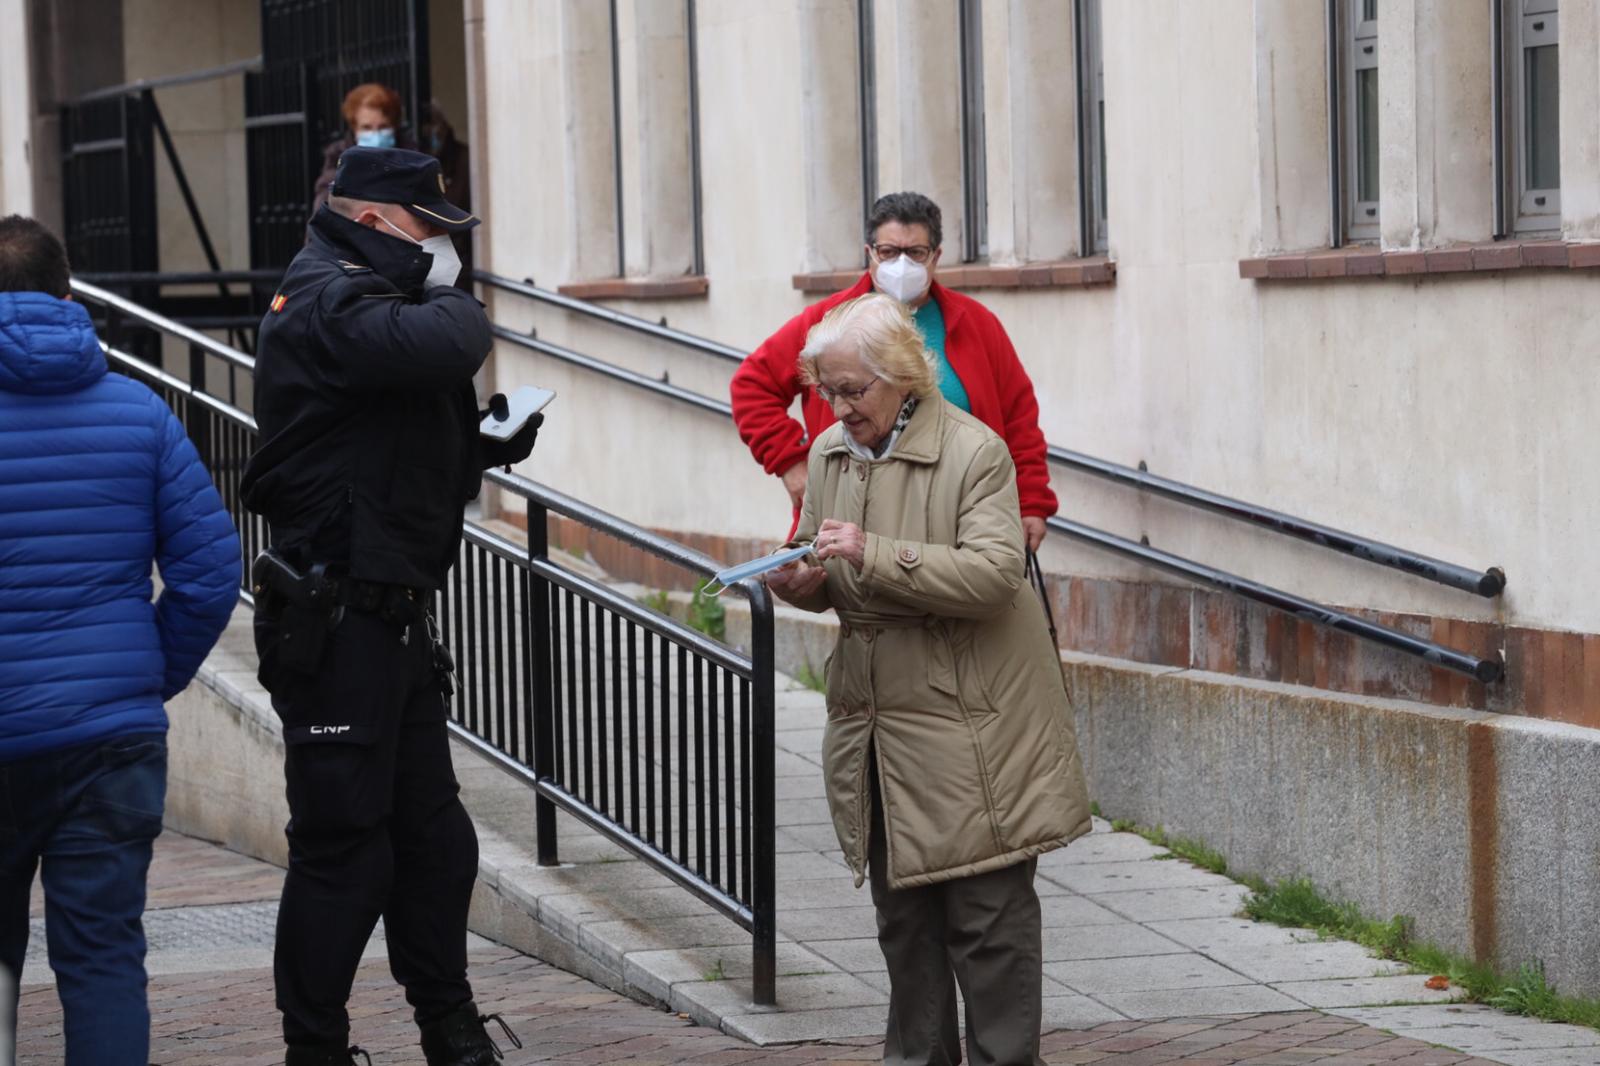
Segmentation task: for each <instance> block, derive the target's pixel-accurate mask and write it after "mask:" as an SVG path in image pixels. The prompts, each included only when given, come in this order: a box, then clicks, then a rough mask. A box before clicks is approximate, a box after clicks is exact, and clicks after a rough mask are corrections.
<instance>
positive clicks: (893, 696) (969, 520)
mask: <svg viewBox="0 0 1600 1066" xmlns="http://www.w3.org/2000/svg"><path fill="white" fill-rule="evenodd" d="M843 433H844V427H843V426H842V425H839V424H835V425H834V426H832V427H830V428H829V429H828V430H826V431H825V432H824V433H822V435H821V436H819V437H818V438H817V440H816V442H815V444H814V445H813V446H812V449H811V457H810V465H809V468H808V473H807V482H806V496H805V504H804V506H803V508H802V513H801V516H800V527H799V530H798V531H797V539H800V540H808V539H811V538H813V537H814V536H815V535H816V532H817V527H818V526H819V525H820V524H821V522H822V521H823V520H824V519H827V518H834V519H838V520H840V521H844V522H854V523H855V524H857V525H859V526H860V527H861V528H862V529H863V530H864V531H865V532H866V534H867V545H866V562H865V565H864V566H863V567H862V570H861V572H860V573H857V572H856V570H855V568H854V567H852V566H851V565H850V564H849V563H848V562H846V561H844V560H843V559H830V560H828V562H827V563H826V564H825V565H826V569H827V572H828V579H827V582H826V584H825V585H824V586H823V587H822V589H821V590H820V591H819V592H818V593H817V594H816V596H814V597H813V598H812V599H811V600H810V601H809V602H805V603H802V604H801V606H803V607H806V608H808V609H810V610H815V611H823V610H827V609H829V608H832V609H833V610H834V611H836V612H837V613H838V616H839V621H840V623H841V625H840V628H839V639H838V642H837V644H836V645H835V647H834V653H833V656H832V657H831V658H830V659H829V661H828V668H827V702H828V724H827V729H826V732H825V734H824V739H823V772H824V774H825V775H826V777H827V787H828V804H829V808H830V810H831V813H832V816H833V824H834V828H835V829H836V830H837V832H838V835H839V844H840V846H841V847H842V848H843V849H844V854H845V858H846V859H847V860H848V862H849V863H850V867H851V869H853V870H854V871H855V875H856V883H857V884H858V885H859V884H860V883H861V881H862V879H863V878H864V877H865V874H866V868H867V839H868V832H869V829H870V819H869V813H868V812H869V808H870V793H869V792H868V785H867V776H866V775H867V773H868V772H869V768H870V765H871V764H870V760H869V759H868V751H869V748H870V747H871V746H872V745H874V744H875V745H876V748H877V752H878V770H879V774H880V783H881V786H882V790H883V803H884V818H885V824H886V827H887V830H888V858H889V867H888V868H889V883H890V887H892V888H906V887H910V886H914V885H924V884H930V883H933V882H937V881H944V880H949V879H951V878H956V877H965V876H967V875H970V874H976V873H983V872H985V871H988V870H993V869H999V868H1001V867H1004V866H1009V865H1011V864H1013V863H1016V862H1019V861H1022V860H1024V859H1028V858H1031V857H1033V856H1035V855H1039V854H1040V853H1042V852H1046V851H1049V850H1051V849H1053V848H1059V847H1061V846H1063V845H1065V844H1066V843H1068V842H1069V841H1071V840H1073V839H1075V838H1077V837H1079V836H1081V835H1083V834H1084V833H1087V832H1088V831H1089V800H1088V795H1087V793H1086V792H1085V789H1084V780H1083V768H1082V765H1081V763H1080V761H1079V758H1078V749H1077V742H1076V740H1075V738H1074V736H1073V727H1072V713H1071V708H1070V706H1069V703H1068V699H1067V693H1066V689H1065V687H1064V685H1063V683H1062V679H1061V670H1060V662H1059V659H1058V658H1057V654H1056V650H1055V648H1054V647H1053V646H1052V644H1051V641H1050V636H1049V632H1048V630H1047V629H1046V626H1045V619H1044V612H1043V610H1042V609H1041V608H1040V605H1039V601H1038V599H1037V597H1036V596H1035V595H1034V593H1033V592H1032V590H1031V589H1030V588H1029V587H1028V584H1027V582H1026V581H1025V580H1024V579H1023V536H1022V519H1021V516H1020V512H1019V511H1018V507H1017V487H1016V474H1015V471H1014V468H1013V467H1012V463H1011V456H1010V455H1009V454H1008V453H1007V451H1006V446H1005V443H1004V441H1002V440H1001V439H1000V438H999V437H997V436H995V434H994V433H993V432H991V431H990V430H989V429H988V427H986V426H985V425H983V423H981V422H979V421H978V420H977V419H975V418H972V417H971V416H969V415H967V414H965V413H963V412H962V411H959V410H957V409H956V408H955V407H952V406H951V405H949V404H948V403H946V402H945V401H944V400H942V399H940V398H938V397H937V396H936V397H933V398H930V399H927V400H923V401H922V402H921V403H920V404H919V405H918V407H917V410H916V412H915V413H914V414H913V415H912V417H911V420H910V422H909V423H908V424H907V425H906V427H905V429H904V431H903V432H902V433H901V435H900V438H899V440H898V441H897V442H896V444H895V447H894V449H893V450H892V452H891V453H890V454H889V455H888V456H886V457H884V458H882V459H875V460H870V461H862V460H861V459H859V458H857V457H856V456H855V455H853V454H851V452H850V451H849V449H848V448H847V447H846V445H845V442H844V436H843Z"/></svg>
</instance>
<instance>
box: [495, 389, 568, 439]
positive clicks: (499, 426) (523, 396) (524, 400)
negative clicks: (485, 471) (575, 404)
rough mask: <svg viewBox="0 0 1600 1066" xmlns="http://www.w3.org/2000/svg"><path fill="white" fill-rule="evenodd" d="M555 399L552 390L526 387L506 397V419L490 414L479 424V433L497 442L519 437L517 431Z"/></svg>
mask: <svg viewBox="0 0 1600 1066" xmlns="http://www.w3.org/2000/svg"><path fill="white" fill-rule="evenodd" d="M555 398H556V394H555V392H554V391H553V390H551V389H541V388H539V387H537V386H535V385H524V386H522V387H521V388H520V389H518V390H517V391H515V392H513V393H512V394H511V395H510V396H507V397H506V417H504V418H496V417H495V416H494V412H493V411H491V412H489V414H487V415H485V416H484V418H483V421H482V422H480V423H478V432H479V433H480V434H482V435H483V436H485V437H492V438H494V439H495V440H510V439H511V438H512V437H514V436H516V435H517V430H519V429H521V428H522V427H523V426H525V425H527V424H528V419H530V418H532V417H533V416H534V415H536V414H538V413H539V412H540V411H542V410H544V408H545V405H546V404H548V403H549V402H550V401H551V400H553V399H555Z"/></svg>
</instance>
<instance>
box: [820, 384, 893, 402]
mask: <svg viewBox="0 0 1600 1066" xmlns="http://www.w3.org/2000/svg"><path fill="white" fill-rule="evenodd" d="M877 383H878V379H877V378H873V379H872V380H871V381H869V382H867V383H866V384H865V385H863V386H861V387H860V388H859V389H830V388H828V387H827V386H826V385H818V386H817V395H818V396H821V397H822V402H823V403H826V404H836V403H838V402H839V401H840V400H843V401H844V402H845V403H847V404H849V405H850V406H851V407H854V406H855V405H856V404H858V403H860V402H861V400H862V398H863V397H864V396H866V394H867V393H868V392H870V391H872V386H874V385H876V384H877Z"/></svg>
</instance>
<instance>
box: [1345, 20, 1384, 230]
mask: <svg viewBox="0 0 1600 1066" xmlns="http://www.w3.org/2000/svg"><path fill="white" fill-rule="evenodd" d="M1343 7H1344V10H1343V11H1342V12H1340V16H1341V18H1340V27H1341V30H1342V32H1341V34H1340V38H1341V39H1340V42H1339V43H1340V52H1341V55H1340V67H1341V71H1342V74H1343V84H1342V86H1341V93H1340V95H1341V97H1342V98H1343V105H1344V106H1343V107H1342V108H1341V109H1340V110H1341V111H1342V113H1343V115H1344V118H1345V121H1344V130H1343V133H1342V138H1343V144H1344V153H1343V154H1344V158H1345V167H1344V174H1343V178H1344V182H1343V184H1344V187H1345V188H1344V197H1343V205H1344V213H1345V236H1346V237H1348V238H1350V239H1351V240H1358V241H1359V240H1375V239H1376V238H1377V236H1378V0H1345V2H1344V5H1343Z"/></svg>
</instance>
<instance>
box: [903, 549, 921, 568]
mask: <svg viewBox="0 0 1600 1066" xmlns="http://www.w3.org/2000/svg"><path fill="white" fill-rule="evenodd" d="M900 561H901V562H902V563H905V564H906V565H907V566H910V565H911V564H912V563H914V562H916V561H917V549H915V548H913V547H910V546H909V545H907V546H906V547H904V548H901V549H900Z"/></svg>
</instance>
